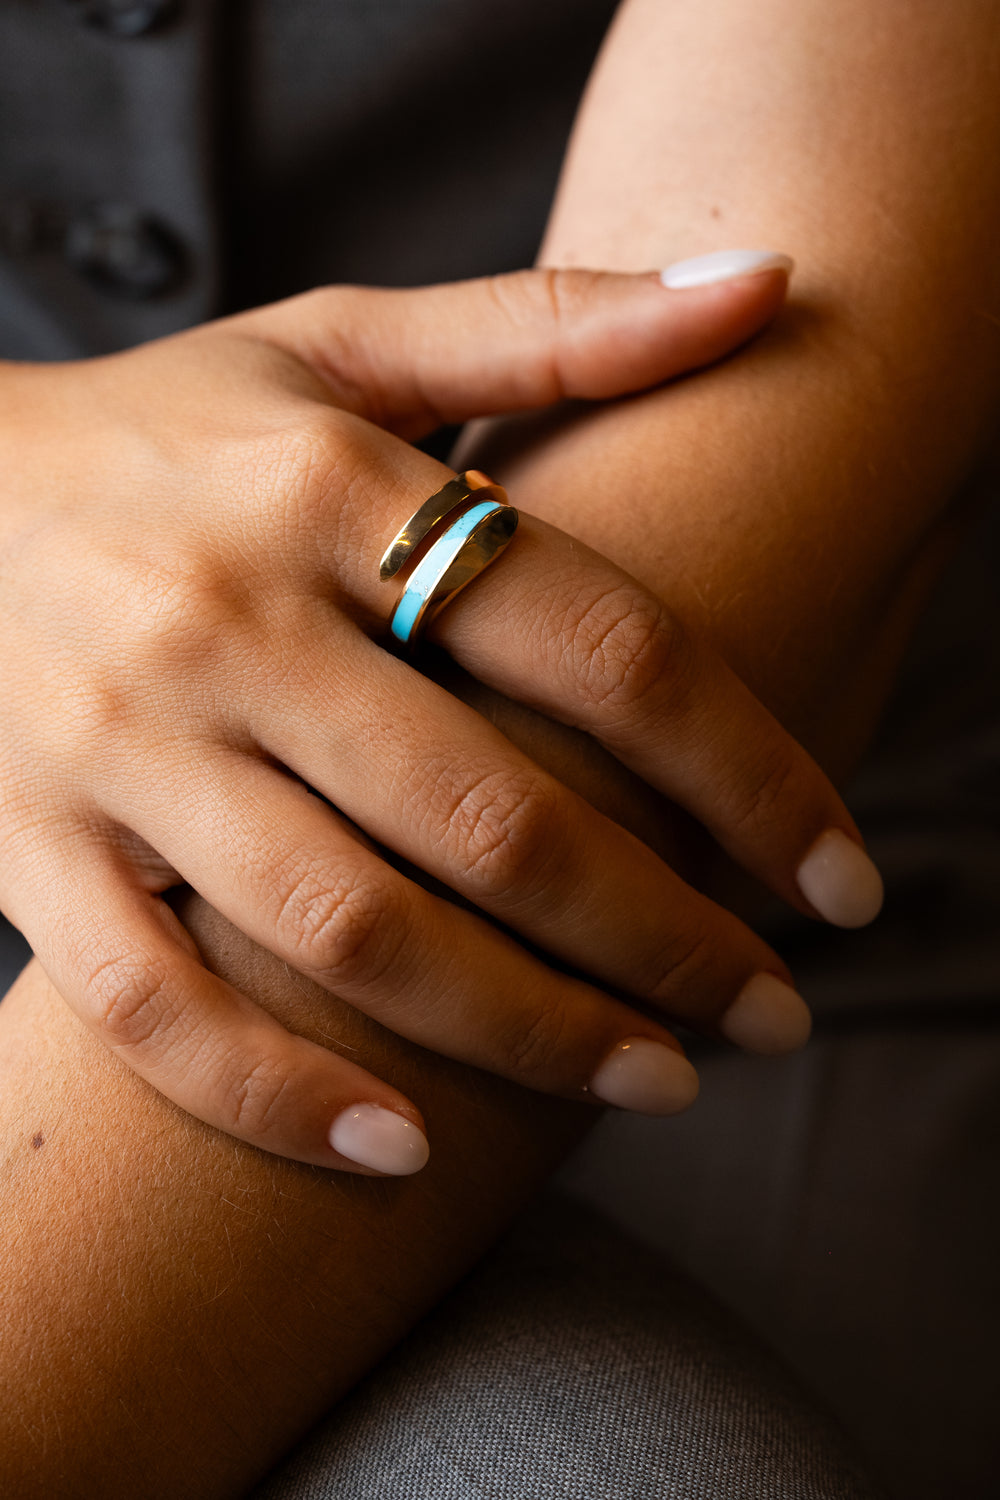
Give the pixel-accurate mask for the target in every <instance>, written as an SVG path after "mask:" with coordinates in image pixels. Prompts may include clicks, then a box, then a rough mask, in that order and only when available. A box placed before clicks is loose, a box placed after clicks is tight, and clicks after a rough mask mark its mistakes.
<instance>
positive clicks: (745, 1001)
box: [719, 974, 812, 1057]
mask: <svg viewBox="0 0 1000 1500" xmlns="http://www.w3.org/2000/svg"><path fill="white" fill-rule="evenodd" d="M719 1030H720V1031H721V1032H722V1035H723V1036H724V1037H725V1038H726V1039H727V1041H730V1042H732V1043H733V1044H734V1045H735V1046H737V1047H742V1048H743V1050H744V1051H745V1052H757V1053H759V1054H760V1055H761V1056H762V1057H780V1056H781V1055H782V1054H783V1053H785V1052H797V1051H798V1050H799V1048H800V1047H804V1046H805V1044H806V1042H807V1041H808V1040H809V1033H810V1031H811V1030H812V1018H811V1017H810V1015H809V1007H808V1006H807V1005H806V1002H805V1001H804V1000H803V998H802V996H801V995H800V994H798V992H797V991H796V990H793V989H792V987H791V985H790V984H786V983H785V981H784V980H783V979H779V978H778V976H777V974H754V976H753V978H752V979H748V980H747V982H746V984H745V985H744V986H743V988H742V989H741V990H740V992H739V994H738V995H737V996H736V999H735V1000H734V1001H733V1003H732V1005H730V1007H729V1009H728V1010H726V1011H724V1012H723V1014H722V1016H721V1017H720V1018H719Z"/></svg>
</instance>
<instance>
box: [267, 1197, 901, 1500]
mask: <svg viewBox="0 0 1000 1500" xmlns="http://www.w3.org/2000/svg"><path fill="white" fill-rule="evenodd" d="M875 1495H876V1490H875V1489H874V1487H873V1486H872V1485H871V1483H870V1482H869V1481H867V1480H866V1479H865V1478H864V1477H863V1476H862V1475H861V1473H860V1472H859V1470H858V1468H857V1467H856V1466H855V1464H854V1463H853V1462H852V1460H851V1459H850V1458H849V1457H848V1456H847V1454H846V1452H845V1450H844V1448H843V1446H842V1444H841V1441H840V1439H839V1438H838V1437H837V1436H836V1435H835V1434H834V1433H833V1431H832V1429H831V1428H830V1427H829V1426H828V1424H827V1423H826V1421H825V1420H824V1419H823V1418H822V1417H821V1416H820V1415H819V1414H818V1413H817V1412H816V1410H815V1409H814V1408H813V1406H812V1404H811V1402H810V1401H809V1400H808V1399H807V1398H806V1397H805V1396H804V1395H803V1393H802V1392H801V1391H799V1390H797V1389H796V1388H795V1387H794V1385H793V1384H792V1383H791V1381H790V1379H789V1378H788V1377H787V1376H786V1375H785V1374H784V1373H783V1372H782V1371H781V1370H780V1369H779V1368H778V1366H777V1365H776V1364H775V1363H774V1362H773V1361H772V1360H771V1359H770V1357H769V1356H768V1355H767V1354H766V1353H765V1352H764V1350H763V1349H762V1348H761V1346H759V1345H758V1344H756V1343H754V1342H753V1341H752V1340H751V1339H750V1338H749V1337H748V1335H747V1334H746V1333H745V1332H744V1331H743V1330H742V1328H741V1327H740V1326H739V1325H738V1324H737V1323H736V1322H735V1320H734V1319H733V1318H732V1317H731V1316H730V1315H729V1314H727V1313H726V1312H724V1311H723V1310H722V1309H721V1307H720V1306H719V1305H718V1304H716V1303H713V1302H711V1301H710V1300H709V1299H708V1298H707V1297H706V1296H705V1294H704V1293H702V1292H701V1291H700V1290H699V1289H697V1288H696V1287H695V1286H694V1285H693V1284H692V1283H691V1282H689V1281H687V1280H686V1279H685V1278H683V1277H682V1276H681V1275H680V1274H679V1273H678V1272H677V1271H675V1270H674V1269H673V1268H672V1267H671V1265H670V1264H669V1263H668V1262H666V1261H665V1260H662V1259H661V1258H660V1257H658V1256H654V1255H651V1254H649V1253H648V1252H646V1251H644V1250H642V1249H640V1248H639V1247H638V1246H636V1245H635V1244H633V1243H632V1242H630V1241H629V1240H626V1239H625V1238H624V1237H623V1236H621V1235H620V1234H619V1233H618V1232H617V1231H615V1230H613V1229H611V1228H610V1227H609V1226H608V1225H607V1224H606V1223H605V1222H604V1221H603V1220H599V1219H596V1218H593V1217H591V1216H590V1215H585V1214H582V1213H581V1212H580V1210H579V1209H578V1208H576V1207H575V1206H571V1205H569V1204H568V1203H566V1202H560V1201H558V1200H556V1201H555V1203H553V1204H550V1205H549V1206H548V1207H547V1208H546V1210H545V1212H544V1213H541V1214H539V1213H535V1214H533V1215H530V1216H529V1217H528V1219H527V1220H526V1221H525V1222H524V1224H523V1225H522V1227H521V1228H520V1229H519V1230H518V1231H517V1233H516V1235H515V1236H513V1237H512V1238H510V1239H509V1240H508V1241H507V1242H506V1243H505V1244H504V1245H503V1246H502V1247H501V1248H500V1250H499V1251H498V1252H496V1253H495V1254H494V1255H493V1256H492V1257H491V1258H490V1259H489V1260H488V1261H487V1262H486V1263H485V1265H484V1266H482V1267H481V1268H480V1269H479V1270H478V1271H477V1272H475V1273H474V1274H473V1275H472V1276H471V1277H470V1278H469V1279H468V1280H467V1281H466V1282H465V1283H464V1285H463V1286H462V1287H461V1288H460V1289H459V1290H458V1291H457V1292H456V1293H455V1294H454V1295H453V1296H452V1297H451V1298H450V1299H449V1300H448V1301H447V1302H446V1303H445V1304H444V1305H443V1306H442V1307H441V1308H440V1309H439V1310H438V1311H437V1312H435V1313H434V1314H433V1315H432V1316H431V1317H430V1318H429V1319H427V1320H426V1322H425V1323H424V1324H423V1325H422V1326H421V1327H420V1328H419V1329H418V1330H416V1332H415V1333H414V1335H413V1336H412V1337H411V1338H410V1339H409V1340H407V1341H406V1343H404V1344H403V1345H402V1346H401V1347H400V1348H399V1349H398V1350H397V1351H396V1353H395V1354H394V1355H392V1356H391V1357H390V1358H389V1359H388V1360H387V1361H386V1362H385V1364H384V1365H383V1366H382V1367H381V1369H380V1370H378V1371H377V1372H376V1373H375V1374H374V1375H373V1376H371V1377H370V1378H369V1379H368V1381H367V1382H365V1383H364V1384H363V1385H362V1386H361V1387H360V1388H359V1389H358V1390H357V1391H356V1392H355V1394H354V1395H353V1396H352V1397H351V1398H350V1399H349V1400H348V1401H346V1402H345V1403H343V1404H342V1405H341V1406H340V1407H339V1408H338V1409H337V1410H336V1411H335V1412H334V1413H333V1414H332V1416H331V1417H330V1418H329V1419H328V1420H327V1421H326V1422H325V1423H324V1424H323V1425H322V1426H321V1427H320V1428H319V1429H318V1430H317V1431H316V1432H315V1434H314V1435H313V1437H312V1439H311V1440H310V1441H309V1442H308V1443H307V1444H306V1445H305V1446H304V1447H303V1448H302V1449H301V1450H300V1452H299V1453H298V1454H296V1455H295V1456H294V1457H293V1458H292V1459H290V1460H289V1461H288V1462H287V1463H286V1464H285V1465H283V1466H282V1467H281V1468H280V1469H279V1470H278V1471H277V1472H276V1473H275V1474H273V1475H272V1476H271V1478H270V1479H269V1480H268V1481H267V1482H266V1483H265V1484H264V1485H263V1486H262V1487H260V1488H258V1489H257V1490H256V1491H255V1492H254V1500H328V1497H329V1500H333V1497H336V1500H564V1497H565V1500H640V1497H641V1500H874V1497H875Z"/></svg>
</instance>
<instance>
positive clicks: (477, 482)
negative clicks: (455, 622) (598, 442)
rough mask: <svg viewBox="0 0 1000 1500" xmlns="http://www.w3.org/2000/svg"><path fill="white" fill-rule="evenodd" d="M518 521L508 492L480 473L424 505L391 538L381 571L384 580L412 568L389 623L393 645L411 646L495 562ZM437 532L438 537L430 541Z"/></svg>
mask: <svg viewBox="0 0 1000 1500" xmlns="http://www.w3.org/2000/svg"><path fill="white" fill-rule="evenodd" d="M517 520H518V517H517V511H516V510H515V509H514V507H513V506H512V505H511V504H510V503H509V502H508V500H507V493H506V491H505V490H504V489H503V487H502V486H501V485H499V484H494V483H493V481H492V479H490V478H489V477H488V476H487V475H486V474H483V473H482V472H481V470H479V469H467V470H466V471H465V473H464V474H458V475H457V476H456V477H455V478H454V479H449V481H448V483H447V484H446V485H444V486H443V487H442V488H441V489H440V490H438V491H437V492H436V493H435V494H433V495H431V497H430V499H429V500H425V501H424V503H423V505H421V507H420V509H419V510H417V511H415V512H414V514H413V515H412V516H411V517H410V519H409V520H408V521H407V523H406V525H405V526H403V527H402V528H401V530H400V531H398V532H397V533H396V535H395V536H394V537H393V539H392V541H391V542H390V544H389V546H388V547H387V549H386V551H385V554H384V556H383V558H382V561H381V563H380V565H379V577H380V578H382V579H391V578H395V577H396V576H397V575H398V574H399V573H400V572H402V571H403V570H404V569H405V568H407V567H411V568H412V571H411V572H410V574H409V576H408V577H407V579H406V582H405V585H404V588H403V592H402V594H401V595H400V597H399V600H398V602H397V604H396V607H395V609H394V610H393V613H392V619H391V620H390V622H389V629H390V630H391V631H392V634H393V635H394V636H395V637H396V639H397V640H398V641H401V642H402V643H403V644H404V645H409V646H412V645H414V644H415V643H416V641H417V640H418V638H419V636H420V634H421V632H422V631H424V630H425V629H426V628H427V626H428V625H429V624H430V623H431V621H432V620H433V619H434V618H435V616H436V615H438V614H440V612H441V610H443V609H444V607H445V605H446V604H450V603H451V601H452V599H454V597H455V595H456V594H457V593H459V591H460V590H461V589H464V588H465V587H466V585H467V584H469V583H471V582H472V581H473V579H474V578H478V577H479V574H480V573H482V572H483V570H484V569H485V568H488V567H489V565H490V563H492V562H495V561H496V559H497V558H498V557H499V556H500V553H501V552H502V551H503V550H504V548H505V547H506V546H507V544H508V542H509V541H510V539H511V537H512V536H513V535H514V532H515V531H516V530H517ZM445 522H447V523H448V524H447V525H446V526H444V523H445ZM442 526H444V529H443V530H441V527H442ZM435 532H439V535H438V536H437V538H436V540H432V537H433V535H434V533H435ZM428 542H429V543H430V545H429V546H427V548H426V550H425V551H423V554H422V556H419V557H418V553H419V552H420V549H421V548H422V547H423V545H424V543H428Z"/></svg>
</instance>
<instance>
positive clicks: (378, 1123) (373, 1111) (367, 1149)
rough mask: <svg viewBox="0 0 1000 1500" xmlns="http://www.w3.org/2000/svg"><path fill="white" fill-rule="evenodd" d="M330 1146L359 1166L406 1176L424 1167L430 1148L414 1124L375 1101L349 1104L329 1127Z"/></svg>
mask: <svg viewBox="0 0 1000 1500" xmlns="http://www.w3.org/2000/svg"><path fill="white" fill-rule="evenodd" d="M329 1139H330V1145H331V1146H332V1147H333V1149H334V1151H339V1152H340V1154H341V1156H346V1157H347V1159H348V1161H354V1162H357V1164H358V1166H359V1167H372V1168H374V1170H375V1171H376V1172H385V1173H386V1174H387V1175H388V1176H390V1177H409V1175H410V1174H411V1172H419V1171H420V1168H421V1167H423V1166H426V1164H427V1160H428V1157H429V1156H430V1154H431V1148H430V1147H429V1146H428V1144H427V1137H426V1136H425V1135H424V1133H423V1131H422V1130H421V1129H420V1127H419V1126H418V1125H414V1124H413V1123H412V1121H410V1120H405V1119H404V1118H403V1116H402V1115H397V1114H396V1112H395V1110H392V1109H381V1108H380V1107H379V1105H377V1104H353V1105H352V1106H351V1108H350V1109H345V1110H342V1111H341V1112H340V1114H339V1115H338V1116H337V1118H336V1119H335V1120H334V1122H333V1124H332V1125H331V1126H330V1137H329Z"/></svg>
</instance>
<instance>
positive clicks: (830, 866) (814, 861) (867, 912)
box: [795, 828, 884, 927]
mask: <svg viewBox="0 0 1000 1500" xmlns="http://www.w3.org/2000/svg"><path fill="white" fill-rule="evenodd" d="M795 878H796V880H797V881H798V885H799V890H800V891H801V892H802V894H803V896H805V898H806V900H807V901H809V902H811V903H812V905H813V906H814V907H815V908H816V910H817V911H818V912H819V914H820V916H821V917H825V918H826V920H827V921H828V922H833V924H834V925H835V926H836V927H864V926H865V924H866V923H868V922H871V921H872V920H873V918H875V917H877V916H878V914H879V912H880V911H881V909H882V897H883V895H884V890H883V886H882V877H881V875H880V874H879V872H878V870H877V869H876V868H875V866H874V865H873V864H872V862H871V860H870V859H869V858H868V855H867V854H866V853H865V851H864V850H863V849H862V848H861V846H860V845H859V844H856V843H855V842H854V840H853V839H851V838H848V836H847V834H846V833H844V832H843V831H842V830H841V829H839V828H828V829H827V831H826V833H821V834H820V836H819V838H818V839H817V840H816V842H815V844H813V846H812V848H811V849H810V850H809V853H808V854H807V855H806V857H805V859H804V860H803V861H802V863H801V864H800V865H799V868H798V871H797V873H796V877H795Z"/></svg>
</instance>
